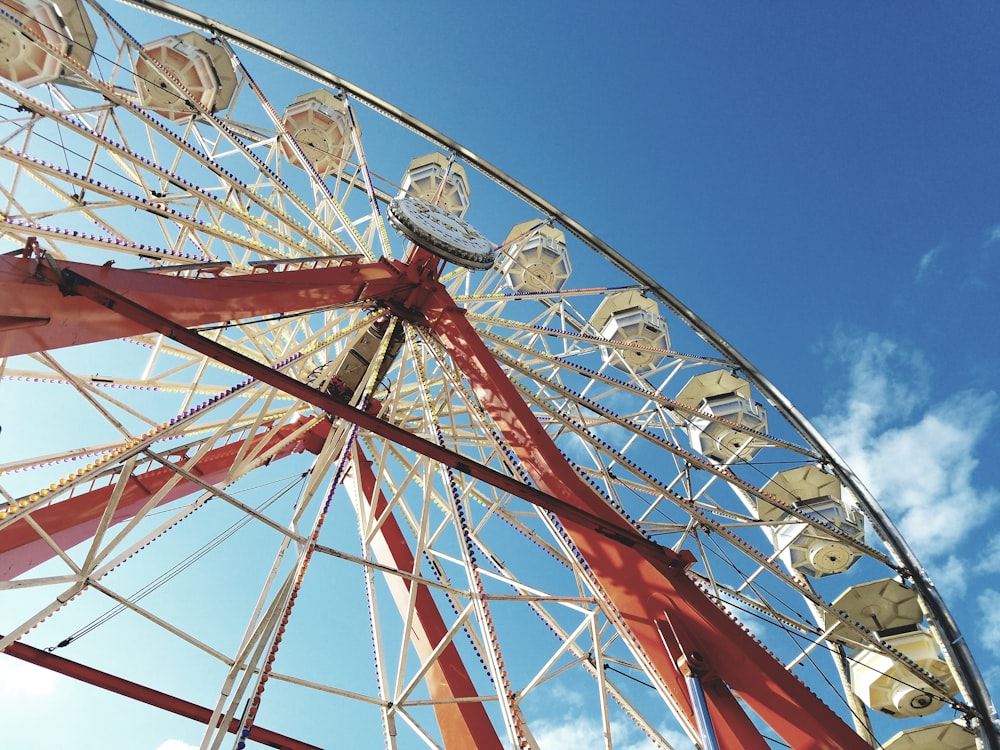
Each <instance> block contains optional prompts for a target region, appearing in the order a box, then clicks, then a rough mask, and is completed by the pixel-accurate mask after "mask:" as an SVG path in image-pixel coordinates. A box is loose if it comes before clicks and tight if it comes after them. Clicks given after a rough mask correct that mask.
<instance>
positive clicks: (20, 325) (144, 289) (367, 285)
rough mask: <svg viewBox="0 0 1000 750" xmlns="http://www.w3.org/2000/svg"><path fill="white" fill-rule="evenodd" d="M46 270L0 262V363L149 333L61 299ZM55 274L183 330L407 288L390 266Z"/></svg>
mask: <svg viewBox="0 0 1000 750" xmlns="http://www.w3.org/2000/svg"><path fill="white" fill-rule="evenodd" d="M44 262H46V261H39V260H38V259H37V258H34V257H22V256H21V255H16V254H6V255H0V357H3V356H11V355H15V354H27V353H30V352H39V351H46V350H48V349H57V348H59V347H63V346H73V345H75V344H86V343H93V342H95V341H106V340H109V339H115V338H121V337H124V336H135V335H138V334H142V333H148V332H149V329H148V328H144V327H143V326H141V325H138V324H137V323H135V322H134V321H132V320H129V319H127V318H123V317H122V316H120V315H116V314H115V313H113V312H112V311H110V310H108V309H106V308H102V307H98V306H96V305H94V304H92V303H91V302H90V301H88V300H86V299H83V298H81V297H74V296H64V295H63V293H62V292H61V291H60V289H59V287H58V285H57V284H55V283H54V282H53V279H52V278H51V276H48V277H43V276H40V275H39V274H38V273H37V271H38V268H39V264H40V263H44ZM59 268H60V269H69V270H75V271H78V272H80V273H81V274H82V275H84V276H87V277H88V278H92V279H95V280H97V281H98V282H99V283H100V284H102V285H105V286H108V287H110V288H112V289H115V290H117V291H119V292H120V293H122V294H124V295H126V296H127V297H129V298H130V299H132V300H134V301H135V302H137V303H139V304H141V305H143V306H144V307H150V308H152V309H155V310H158V311H159V312H160V313H161V314H163V315H166V316H168V317H170V318H171V319H172V320H174V321H176V322H178V323H181V324H183V325H184V326H185V327H188V328H191V327H194V326H200V325H206V324H209V323H218V322H222V321H226V320H243V319H247V318H253V317H258V316H263V315H273V314H278V313H289V312H300V311H304V310H315V309H319V308H325V307H330V306H332V305H339V304H346V303H351V302H357V301H359V300H364V299H370V298H372V297H384V296H387V295H390V296H391V295H392V294H394V293H396V292H397V287H399V286H400V284H405V283H406V282H405V281H401V279H402V277H401V274H400V273H399V271H398V269H396V268H394V267H393V266H391V265H390V264H388V263H364V264H362V263H357V262H355V261H353V260H347V261H343V262H342V264H341V265H338V266H333V267H329V268H311V269H305V270H294V271H280V272H259V273H254V274H246V275H241V276H218V277H215V276H203V277H199V278H184V277H179V276H173V275H169V274H167V273H165V272H158V271H152V270H148V271H140V270H129V269H121V268H114V267H111V266H94V265H89V264H85V263H71V262H68V261H59Z"/></svg>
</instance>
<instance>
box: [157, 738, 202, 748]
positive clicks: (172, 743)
mask: <svg viewBox="0 0 1000 750" xmlns="http://www.w3.org/2000/svg"><path fill="white" fill-rule="evenodd" d="M156 750H198V747H197V745H189V744H188V743H186V742H183V741H182V740H167V741H166V742H164V743H163V744H162V745H160V746H159V747H158V748H156Z"/></svg>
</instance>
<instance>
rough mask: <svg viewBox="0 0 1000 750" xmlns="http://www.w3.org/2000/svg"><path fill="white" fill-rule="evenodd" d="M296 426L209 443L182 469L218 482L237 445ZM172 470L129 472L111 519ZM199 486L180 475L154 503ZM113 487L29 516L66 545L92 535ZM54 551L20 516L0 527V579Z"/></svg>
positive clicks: (292, 446)
mask: <svg viewBox="0 0 1000 750" xmlns="http://www.w3.org/2000/svg"><path fill="white" fill-rule="evenodd" d="M296 429H298V427H297V426H296V425H283V426H282V427H279V428H277V429H273V430H268V431H266V432H262V433H260V434H257V435H255V436H253V437H251V438H249V440H239V441H234V442H232V443H230V444H228V445H223V446H220V447H219V448H213V449H212V450H209V451H207V452H206V453H205V455H204V456H202V457H201V459H200V460H199V461H198V463H197V464H195V465H194V467H189V469H188V471H189V472H190V473H191V474H194V475H195V476H197V477H198V478H199V479H201V480H202V481H204V482H206V483H208V484H217V483H220V482H223V481H224V480H225V478H226V476H227V474H228V473H229V471H230V470H231V469H232V466H233V461H234V459H235V458H236V457H237V455H238V454H239V452H240V450H243V449H245V446H246V443H247V442H249V448H250V453H251V454H252V453H257V452H259V451H267V450H268V449H269V448H271V447H273V446H276V445H278V444H279V443H280V442H282V441H283V440H285V439H286V438H287V437H288V436H289V435H291V433H292V432H294V431H295V430H296ZM308 439H309V436H308V434H307V435H304V436H302V437H300V438H298V439H297V440H293V441H291V442H290V443H289V444H288V445H286V446H284V447H282V448H281V449H280V450H279V451H277V452H276V454H275V456H274V458H276V459H277V458H284V457H285V456H288V455H291V454H292V453H301V452H302V451H303V450H307V449H308V447H309V445H308ZM176 476H177V472H175V471H174V470H173V469H170V468H168V467H166V466H161V467H159V468H156V469H150V470H149V471H145V472H143V473H142V474H136V475H133V476H131V477H129V479H128V480H127V484H126V487H125V490H124V492H123V493H122V496H121V499H120V500H119V502H118V508H117V509H116V510H115V513H114V515H113V519H112V523H113V524H115V523H121V522H123V521H127V520H129V519H131V518H132V517H133V516H135V514H136V513H138V512H139V510H141V509H142V506H143V505H145V504H146V502H147V501H148V500H149V498H150V497H152V496H153V495H154V494H155V493H156V492H157V491H159V489H160V488H161V487H163V486H164V485H165V484H166V483H167V482H168V481H169V480H170V479H172V478H173V477H176ZM199 489H200V486H199V485H197V484H195V483H194V482H191V481H189V480H187V479H185V478H184V477H181V479H180V480H179V481H178V482H177V483H176V484H175V485H174V487H173V488H172V489H170V491H168V492H167V493H166V495H165V496H164V497H163V499H162V500H161V501H160V503H159V504H160V505H163V504H164V503H169V502H172V501H174V500H176V499H178V498H181V497H184V496H185V495H189V494H191V493H192V492H195V491H197V490H199ZM113 491H114V483H112V484H109V485H108V486H106V487H99V488H97V489H94V490H90V491H89V492H82V493H80V494H78V495H73V496H72V497H69V498H67V499H65V500H61V501H59V502H54V503H52V504H51V505H48V506H46V507H44V508H38V509H37V510H35V511H33V512H32V514H31V518H32V520H34V521H35V522H36V523H37V524H38V525H39V526H41V527H42V529H44V530H45V532H46V533H47V534H49V536H51V537H52V538H53V539H54V540H55V541H56V542H57V543H58V544H59V545H61V546H62V548H63V549H69V548H70V547H73V546H74V545H76V544H79V543H80V542H83V541H86V540H88V539H91V538H92V537H93V536H94V533H95V531H96V530H97V527H98V526H99V524H100V521H101V517H102V516H103V515H104V510H105V508H107V505H108V501H109V500H110V499H111V494H112V492H113ZM55 555H56V553H55V551H53V549H52V547H50V546H49V544H48V543H47V542H46V541H45V540H44V539H42V538H41V537H40V536H39V535H38V533H37V532H36V531H35V530H34V528H32V527H31V526H30V525H29V524H28V523H27V521H25V520H23V519H19V520H17V521H14V522H13V523H11V524H10V525H8V526H5V527H4V528H3V529H0V580H2V581H9V580H12V579H13V578H15V577H16V576H19V575H21V574H22V573H24V572H26V571H28V570H31V569H32V568H33V567H35V566H36V565H39V564H41V563H43V562H45V561H46V560H49V559H51V558H53V557H55Z"/></svg>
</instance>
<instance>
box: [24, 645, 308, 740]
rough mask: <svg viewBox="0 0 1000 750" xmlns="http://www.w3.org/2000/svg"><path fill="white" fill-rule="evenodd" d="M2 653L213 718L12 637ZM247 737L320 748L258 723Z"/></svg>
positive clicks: (190, 715) (233, 725)
mask: <svg viewBox="0 0 1000 750" xmlns="http://www.w3.org/2000/svg"><path fill="white" fill-rule="evenodd" d="M4 653H6V654H7V655H8V656H13V657H14V658H15V659H20V660H22V661H26V662H28V663H30V664H35V665H36V666H39V667H44V668H45V669H50V670H52V671H53V672H58V673H59V674H63V675H66V676H67V677H72V678H73V679H74V680H80V681H81V682H86V683H88V684H90V685H95V686H97V687H99V688H103V689H105V690H109V691H111V692H112V693H118V695H123V696H125V697H126V698H132V699H134V700H137V701H140V702H142V703H145V704H147V705H150V706H153V707H155V708H161V709H163V710H165V711H169V712H170V713H173V714H177V715H178V716H183V717H185V718H187V719H193V720H195V721H198V722H201V723H202V724H208V722H209V721H211V720H212V710H211V709H209V708H205V707H204V706H199V705H198V704H196V703H191V702H190V701H186V700H184V699H182V698H178V697H176V696H173V695H170V694H168V693H164V692H161V691H159V690H154V689H153V688H150V687H146V686H145V685H140V684H138V683H136V682H132V681H131V680H126V679H123V678H121V677H116V676H115V675H111V674H108V673H107V672H102V671H100V670H99V669H94V668H93V667H88V666H87V665H85V664H80V663H79V662H75V661H70V660H69V659H64V658H62V657H61V656H56V655H55V654H51V653H49V652H47V651H42V650H41V649H37V648H35V647H33V646H29V645H27V644H25V643H18V642H16V641H15V642H14V643H11V644H10V645H9V646H7V648H6V649H5V651H4ZM107 719H108V721H109V722H111V721H114V717H111V716H109V717H107ZM239 728H240V723H239V721H238V720H237V719H233V720H232V721H231V722H230V723H229V729H228V731H229V732H230V733H232V734H235V733H236V732H238V731H239ZM249 737H250V739H251V740H253V741H254V742H259V743H261V744H262V745H267V746H268V747H275V748H280V750H321V748H319V747H317V746H316V745H310V744H309V743H307V742H301V741H300V740H295V739H292V738H291V737H286V736H285V735H283V734H278V733H277V732H272V731H271V730H270V729H264V728H263V727H258V726H254V727H251V729H250V735H249Z"/></svg>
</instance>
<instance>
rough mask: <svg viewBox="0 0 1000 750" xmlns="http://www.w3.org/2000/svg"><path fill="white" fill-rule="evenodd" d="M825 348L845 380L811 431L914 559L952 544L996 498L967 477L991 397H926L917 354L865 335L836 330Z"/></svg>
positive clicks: (997, 404)
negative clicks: (816, 430) (836, 337)
mask: <svg viewBox="0 0 1000 750" xmlns="http://www.w3.org/2000/svg"><path fill="white" fill-rule="evenodd" d="M835 353H836V355H837V358H838V359H839V360H841V361H842V362H844V363H846V364H847V365H848V368H849V370H848V379H849V386H848V388H847V392H846V393H845V394H844V395H843V397H842V399H841V400H840V401H839V402H838V403H836V404H834V405H833V407H832V409H831V413H829V414H827V415H826V416H824V417H822V418H821V419H819V420H817V421H818V423H819V426H820V428H821V430H822V431H823V433H824V434H825V435H826V436H827V437H828V438H829V440H830V442H831V443H832V444H833V445H834V446H835V447H836V448H837V450H838V451H839V452H840V453H841V455H842V456H843V457H844V459H845V460H846V461H847V463H848V464H849V465H850V466H851V467H852V468H853V469H854V470H855V471H856V472H857V473H858V475H859V476H860V477H861V479H862V481H863V482H864V483H865V484H866V485H867V486H868V488H869V489H870V490H871V491H872V493H873V494H874V495H875V497H876V498H878V500H879V502H880V503H881V504H882V506H883V507H884V508H885V509H886V510H887V511H888V512H889V514H890V516H891V517H892V518H893V519H894V521H895V522H896V524H897V526H898V527H899V528H900V531H901V532H902V534H903V536H904V537H905V538H906V539H907V541H908V542H909V543H910V545H911V546H912V547H913V548H914V550H915V551H916V552H917V554H918V556H920V557H922V558H925V559H931V558H933V556H935V555H941V554H943V553H945V552H947V551H949V550H954V549H955V546H956V544H957V543H958V542H960V541H961V540H962V539H963V538H964V537H965V536H966V535H967V534H968V532H969V531H970V530H972V529H973V528H974V527H976V526H978V525H980V524H981V523H983V521H984V520H985V519H986V517H987V515H988V513H989V511H990V509H991V508H992V507H994V506H996V505H997V504H998V503H1000V491H998V490H997V489H996V488H994V487H977V486H976V485H975V480H974V476H973V475H974V471H975V469H976V466H977V465H978V461H977V459H976V458H975V451H976V448H977V447H978V446H979V444H980V442H981V441H982V440H983V438H984V437H985V435H986V432H987V429H988V428H989V426H990V423H991V422H992V420H993V419H994V418H995V416H996V414H997V412H998V410H1000V399H998V398H997V395H996V394H995V393H993V392H990V391H987V392H973V391H962V392H959V393H956V394H954V395H952V396H951V397H949V398H946V399H944V400H942V401H938V402H931V401H930V399H929V387H928V384H929V372H928V368H927V365H926V363H925V362H924V360H923V357H922V356H921V355H920V354H919V353H918V352H914V351H911V350H907V349H905V348H903V347H901V346H900V345H898V344H895V343H894V342H891V341H888V340H887V339H885V338H882V337H879V336H876V335H873V334H870V335H868V336H864V337H859V338H853V339H852V338H848V337H841V340H840V341H838V342H837V345H836V347H835Z"/></svg>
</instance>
